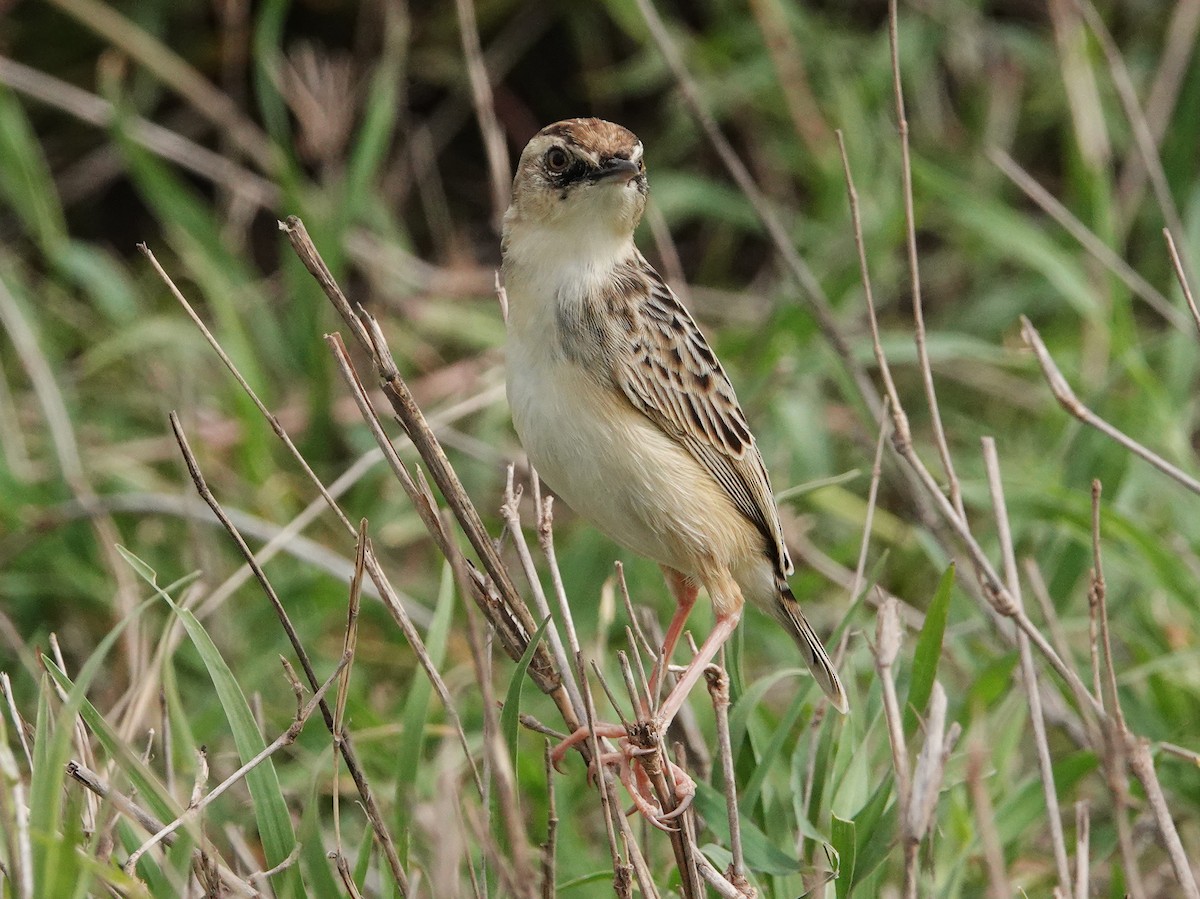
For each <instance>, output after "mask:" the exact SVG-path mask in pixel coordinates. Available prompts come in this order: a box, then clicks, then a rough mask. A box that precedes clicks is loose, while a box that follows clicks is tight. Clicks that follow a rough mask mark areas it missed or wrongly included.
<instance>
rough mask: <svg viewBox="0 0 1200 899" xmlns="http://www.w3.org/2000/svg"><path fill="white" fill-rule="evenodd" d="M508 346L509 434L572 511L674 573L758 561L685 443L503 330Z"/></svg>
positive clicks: (757, 549) (743, 526)
mask: <svg viewBox="0 0 1200 899" xmlns="http://www.w3.org/2000/svg"><path fill="white" fill-rule="evenodd" d="M508 352H509V355H510V359H509V364H508V397H509V404H510V406H511V407H512V415H513V424H514V426H515V427H516V430H517V434H518V436H519V437H520V438H521V442H522V444H523V445H524V447H525V451H526V453H527V454H528V456H529V460H530V462H531V463H532V464H533V466H534V468H536V469H537V471H538V474H540V475H541V477H542V479H543V480H544V481H545V482H546V483H547V484H549V485H550V487H551V488H552V489H553V490H554V492H555V493H557V494H558V495H559V496H560V497H561V498H562V499H563V500H564V501H565V502H566V503H567V504H568V505H569V506H571V508H572V509H573V510H574V511H575V512H577V513H578V514H579V515H581V516H583V517H584V518H586V519H588V520H589V521H590V522H591V523H592V524H593V525H595V526H596V527H597V528H599V529H600V530H601V531H603V532H604V533H605V534H607V535H608V536H609V537H610V538H611V539H613V540H614V541H616V542H617V543H619V544H621V545H622V546H624V547H626V548H627V549H629V550H631V551H633V552H635V553H637V554H638V555H642V556H646V557H648V558H650V559H653V560H654V561H656V562H658V563H660V564H663V565H668V566H670V567H671V568H674V569H676V570H678V571H681V572H683V573H684V574H688V575H692V576H702V574H703V573H704V572H705V571H707V570H710V567H711V566H713V565H717V566H720V567H722V568H725V569H732V570H734V571H735V572H736V571H738V570H739V569H743V568H745V567H747V566H750V567H753V568H757V567H759V565H760V564H761V562H760V560H762V559H763V551H762V542H763V538H762V537H761V535H759V534H758V532H757V530H756V529H755V528H754V526H753V525H751V524H750V522H749V521H747V520H746V518H745V517H743V516H742V515H741V514H740V513H739V512H738V511H737V509H736V508H735V507H734V505H733V503H732V501H731V500H730V499H729V497H728V496H727V494H726V493H725V491H724V490H723V489H722V488H721V487H720V485H719V484H718V483H717V482H716V480H715V479H714V478H713V477H712V476H711V475H710V474H709V473H708V472H707V471H706V470H705V469H703V468H702V467H701V466H700V464H699V463H698V462H697V461H696V460H695V459H694V458H693V457H692V455H691V454H690V453H688V451H687V450H686V449H685V448H683V447H682V446H681V445H679V444H678V443H676V442H675V441H674V440H672V439H670V438H668V437H667V435H665V434H664V433H663V432H662V431H661V430H659V428H658V427H657V426H656V425H655V424H654V423H653V422H651V421H650V420H649V419H647V418H646V417H645V416H644V415H642V414H641V413H640V412H638V411H637V410H636V409H634V408H633V407H632V406H631V405H629V404H628V403H627V402H625V400H624V398H623V397H620V396H616V395H613V394H612V393H611V388H603V387H601V386H599V385H598V384H597V383H596V382H595V381H594V380H592V379H591V378H589V377H588V376H587V375H586V374H585V373H584V372H583V371H582V370H581V369H579V368H578V367H577V366H576V365H574V364H572V363H569V362H565V361H562V360H555V359H553V358H551V357H550V355H549V354H548V353H546V352H545V348H544V347H532V348H525V347H522V346H521V344H520V343H519V342H516V341H513V340H512V339H511V337H510V342H509V347H508ZM517 354H521V355H520V357H517ZM739 580H741V578H739ZM754 592H757V591H754Z"/></svg>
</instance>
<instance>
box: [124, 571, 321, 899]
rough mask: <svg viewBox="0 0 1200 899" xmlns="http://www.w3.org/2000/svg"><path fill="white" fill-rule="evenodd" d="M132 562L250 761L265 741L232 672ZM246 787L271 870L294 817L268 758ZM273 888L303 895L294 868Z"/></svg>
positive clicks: (288, 847) (290, 835) (290, 837)
mask: <svg viewBox="0 0 1200 899" xmlns="http://www.w3.org/2000/svg"><path fill="white" fill-rule="evenodd" d="M121 554H122V555H123V556H125V557H126V558H127V559H130V560H131V561H133V562H134V563H135V570H137V572H138V573H139V574H140V575H141V576H142V577H143V578H145V579H146V580H147V581H148V582H149V584H150V585H151V586H152V587H154V588H155V590H156V591H157V592H158V595H159V596H161V597H162V598H163V600H165V601H166V603H167V604H168V605H169V606H170V607H171V609H172V610H173V611H174V612H175V614H176V616H178V618H179V621H180V623H181V624H182V625H183V629H184V630H185V631H186V632H187V635H188V638H189V639H190V640H191V641H192V645H193V646H195V648H196V651H197V652H198V653H199V654H200V660H201V661H202V662H203V663H204V667H205V668H206V669H207V671H208V676H209V678H210V679H211V680H212V684H213V687H214V688H215V689H216V692H217V699H218V701H219V702H220V704H221V709H222V711H223V712H224V713H225V718H226V720H227V721H228V722H229V729H230V731H231V732H232V734H233V742H234V745H235V746H236V747H237V751H238V758H240V759H241V761H242V763H243V764H245V763H246V762H248V761H250V759H252V758H254V756H256V755H257V754H258V753H260V752H262V750H263V749H265V748H266V741H265V740H264V739H263V736H262V734H261V733H260V732H259V730H258V724H257V723H256V722H255V720H254V714H253V713H252V712H251V711H250V704H249V703H248V702H247V701H246V696H245V694H243V693H242V688H241V686H240V685H239V684H238V682H237V678H235V677H234V675H233V672H232V671H230V670H229V666H228V665H227V664H226V663H225V659H224V658H223V657H222V655H221V652H220V650H218V649H217V646H216V644H215V643H213V641H212V638H211V637H209V635H208V631H206V630H205V629H204V625H202V624H201V623H200V621H199V620H198V619H197V618H196V616H195V615H193V614H192V613H191V612H190V611H189V610H187V609H184V608H181V607H180V606H179V605H177V604H176V603H175V601H174V600H173V599H172V598H171V597H170V596H169V595H168V594H167V593H166V591H164V590H162V589H160V588H159V587H158V584H157V577H156V575H155V574H154V571H153V569H151V568H150V567H149V566H148V565H146V563H144V562H142V561H141V560H138V559H137V558H136V556H133V554H132V553H130V552H128V550H123V551H122V553H121ZM246 787H247V789H249V791H250V797H251V799H252V800H253V805H254V817H255V820H256V821H257V823H258V832H259V837H260V838H261V839H262V844H263V852H264V854H265V855H266V860H267V867H269V868H273V867H275V866H276V865H278V864H279V863H280V862H282V861H283V860H284V859H286V858H287V857H288V856H289V855H290V854H291V852H292V850H293V849H294V848H295V845H296V834H295V831H294V830H293V828H292V818H291V815H290V814H289V813H288V808H287V803H286V802H285V801H284V798H283V791H282V789H281V788H280V786H279V776H278V774H277V773H276V772H275V765H274V763H273V762H272V760H271V759H269V758H268V759H266V760H265V761H263V762H262V763H261V764H259V765H257V766H255V767H254V768H253V769H251V771H250V772H249V773H248V774H247V775H246ZM272 880H273V883H274V884H275V885H276V888H277V890H282V891H284V892H286V893H288V894H290V895H294V896H296V897H297V899H299V897H302V896H303V895H304V894H303V891H302V890H301V888H300V884H299V880H298V878H297V876H296V873H295V869H294V868H288V869H286V870H284V871H282V872H280V873H279V874H276V875H274V877H273V878H272Z"/></svg>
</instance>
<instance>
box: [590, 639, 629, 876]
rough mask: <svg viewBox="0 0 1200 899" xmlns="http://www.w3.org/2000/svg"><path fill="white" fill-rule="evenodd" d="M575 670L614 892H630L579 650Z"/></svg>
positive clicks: (618, 812)
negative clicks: (609, 857)
mask: <svg viewBox="0 0 1200 899" xmlns="http://www.w3.org/2000/svg"><path fill="white" fill-rule="evenodd" d="M575 672H576V675H577V676H578V678H579V687H580V692H581V693H582V694H583V710H584V714H585V716H586V720H587V727H588V733H589V738H588V739H589V742H590V743H591V750H592V758H593V759H595V760H596V768H597V770H596V780H597V785H598V787H599V791H600V806H601V808H602V809H603V811H604V831H605V834H606V835H607V836H608V852H609V855H610V856H611V857H612V863H613V892H615V893H616V894H617V896H621V895H622V893H624V894H625V895H629V883H630V880H631V879H632V875H633V873H634V868H633V866H632V865H631V864H629V863H628V862H626V861H624V860H623V859H622V858H621V850H620V848H619V847H618V846H617V833H616V828H615V827H614V825H613V820H614V816H615V815H620V809H619V808H618V807H617V804H616V802H615V801H614V798H613V795H612V779H611V777H610V776H608V772H607V770H606V769H605V767H604V766H603V765H602V764H600V757H601V751H600V738H599V737H598V736H597V735H596V703H595V700H593V699H592V688H591V686H590V685H589V683H588V677H587V670H586V665H585V664H584V660H583V653H582V652H577V653H576V654H575Z"/></svg>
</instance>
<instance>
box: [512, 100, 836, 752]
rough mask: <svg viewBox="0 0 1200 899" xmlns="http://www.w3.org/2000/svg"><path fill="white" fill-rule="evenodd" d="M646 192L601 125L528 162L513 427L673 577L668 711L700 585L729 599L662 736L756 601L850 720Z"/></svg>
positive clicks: (557, 483) (634, 153) (662, 716)
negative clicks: (645, 235)
mask: <svg viewBox="0 0 1200 899" xmlns="http://www.w3.org/2000/svg"><path fill="white" fill-rule="evenodd" d="M646 191H647V186H646V173H645V165H644V164H643V161H642V143H641V141H639V140H638V139H637V137H636V136H635V135H634V134H633V133H631V132H630V131H628V130H627V129H625V128H622V127H621V126H620V125H615V124H613V123H611V122H606V121H603V120H601V119H568V120H566V121H562V122H557V123H555V124H553V125H549V126H547V127H546V128H543V129H542V130H541V131H539V132H538V133H537V134H536V135H535V136H534V137H533V139H532V140H531V141H530V142H529V144H528V145H527V146H526V147H525V151H524V152H523V153H522V154H521V160H520V163H519V164H518V167H517V173H516V178H515V179H514V181H513V191H512V204H511V205H510V206H509V208H508V212H507V213H506V215H505V217H504V236H503V243H502V251H503V256H504V263H503V269H502V271H503V276H504V285H505V290H506V292H507V294H508V304H509V310H508V344H507V355H508V399H509V404H510V405H511V407H512V416H513V424H514V425H515V427H516V430H517V434H518V435H519V436H520V438H521V442H522V444H523V445H524V447H525V451H526V453H528V455H529V459H530V462H532V464H533V465H534V467H535V468H536V469H537V471H538V472H539V474H540V475H541V476H542V477H543V478H544V479H545V481H546V483H547V484H549V485H550V486H551V487H552V488H553V489H554V491H555V492H556V493H557V494H558V495H559V496H560V497H562V499H563V500H565V501H566V502H567V504H568V505H570V506H571V508H572V509H574V510H575V511H576V512H577V513H579V514H580V515H582V516H583V517H584V518H586V519H589V520H590V521H591V522H592V523H593V524H594V525H595V526H596V527H598V528H599V529H600V530H601V531H603V532H604V533H605V534H607V535H608V536H609V537H611V538H612V539H613V540H615V541H616V542H617V543H619V544H621V545H622V546H624V547H625V548H627V549H629V550H631V551H632V552H634V553H637V554H639V555H642V556H647V557H649V558H651V559H653V560H654V561H656V562H657V563H658V564H659V565H660V566H661V567H662V569H663V573H664V574H665V575H666V579H667V583H668V585H669V586H670V589H671V591H672V593H673V594H674V597H675V601H676V603H677V610H676V612H675V615H674V617H673V618H672V620H671V624H670V627H669V628H668V629H667V634H666V640H665V642H664V645H663V654H662V658H661V659H660V661H659V663H658V665H657V666H656V668H655V672H654V675H653V678H652V683H651V695H652V696H653V695H656V694H657V685H658V679H659V678H660V677H661V675H662V672H663V670H665V667H666V666H667V665H668V664H669V662H670V658H671V654H672V652H673V650H674V648H675V644H676V642H677V641H678V639H679V636H680V634H681V633H682V631H683V628H684V623H685V622H686V620H687V616H688V613H689V611H690V610H691V608H692V605H693V603H694V602H695V600H696V595H697V592H698V589H699V587H700V586H703V587H704V588H705V589H706V590H707V591H708V594H709V596H710V597H711V599H712V602H713V606H714V609H715V611H716V625H715V627H714V628H713V630H712V633H711V634H710V635H709V637H708V639H706V640H705V641H704V644H703V646H701V648H700V653H699V655H697V656H696V657H695V658H694V659H693V660H692V662H691V663H690V664H689V665H688V666H687V669H686V670H685V672H684V674H683V675H682V676H681V677H680V679H679V681H678V683H677V684H676V686H675V688H674V689H673V690H672V691H671V692H670V694H669V695H668V696H667V697H666V699H665V700H664V701H663V703H662V705H661V706H660V707H659V708H658V710H657V713H656V715H655V724H656V725H657V726H658V727H659V729H660V732H662V730H663V729H664V728H665V727H666V725H667V724H668V723H669V722H670V721H671V719H672V718H673V717H674V716H675V714H676V713H677V712H678V711H679V708H680V707H681V706H682V705H683V703H684V701H685V700H686V698H687V695H688V692H689V691H690V690H691V688H692V687H693V686H694V685H695V683H696V681H697V680H698V679H699V678H700V676H701V675H702V673H703V671H704V668H705V666H706V665H707V664H708V663H709V662H711V661H712V659H713V658H714V656H715V655H716V654H717V651H718V650H719V649H720V647H721V645H722V644H723V643H724V642H725V641H726V640H727V639H728V638H729V636H730V635H731V634H732V633H733V630H734V628H735V627H736V626H737V623H738V621H739V620H740V619H741V615H742V606H743V603H744V601H745V600H746V599H749V600H750V601H752V602H754V603H755V604H756V605H758V606H759V607H760V608H762V609H763V610H765V611H766V612H768V613H769V614H770V615H772V616H773V617H774V618H775V619H776V620H778V621H779V622H780V623H781V624H782V625H783V626H784V628H785V629H786V630H787V631H788V632H789V633H790V634H791V635H792V637H793V638H795V640H796V643H797V645H798V646H799V647H800V651H801V654H802V655H803V657H804V661H805V663H806V664H807V665H808V667H809V669H810V670H811V671H812V673H813V676H814V677H815V678H816V680H817V683H819V684H820V685H821V688H822V689H823V690H824V691H825V694H826V695H827V696H828V697H829V699H830V701H831V702H832V703H833V705H834V706H836V707H837V708H838V709H840V710H841V711H843V712H845V711H846V710H847V701H846V693H845V690H844V689H843V688H842V683H841V681H840V680H839V679H838V675H837V672H836V671H835V670H834V667H833V664H832V662H830V660H829V656H828V655H827V654H826V652H825V648H824V646H823V645H822V643H821V640H820V639H819V638H818V637H817V635H816V634H815V633H814V632H813V629H812V627H811V626H810V625H809V623H808V621H807V620H806V619H805V617H804V613H803V612H802V611H801V610H800V605H799V603H797V601H796V598H795V596H793V595H792V591H791V589H790V588H789V587H788V583H787V577H788V575H790V574H791V573H792V570H793V567H792V561H791V559H790V558H789V556H788V551H787V547H786V546H785V545H784V539H783V531H782V528H781V526H780V523H779V512H778V510H777V509H776V507H775V500H774V498H773V495H772V493H771V485H770V481H769V479H768V477H767V471H766V467H765V466H764V464H763V459H762V454H761V453H760V452H759V450H758V446H757V445H756V444H755V441H754V437H753V435H752V434H751V433H750V428H749V426H748V425H747V423H746V417H745V415H744V414H743V413H742V409H741V407H740V406H739V405H738V401H737V397H736V396H735V395H734V392H733V387H732V385H731V384H730V383H729V378H728V377H727V376H726V374H725V371H724V369H722V367H721V364H720V362H718V361H717V358H716V356H715V355H714V354H713V352H712V350H711V349H710V348H709V346H708V343H707V341H705V339H704V335H703V334H701V333H700V329H699V328H698V327H697V326H696V323H695V322H694V321H693V320H692V317H691V316H690V315H689V314H688V312H687V310H686V309H684V307H683V306H682V304H680V302H679V300H678V299H677V298H676V297H675V294H674V293H672V292H671V289H670V288H669V287H667V285H666V284H665V283H664V282H663V280H662V278H661V277H659V275H658V273H657V272H656V271H655V270H654V269H653V267H651V265H650V264H649V263H648V262H647V261H646V259H645V258H644V257H643V256H642V254H641V253H640V252H638V249H637V247H636V246H635V245H634V242H633V232H634V228H636V226H637V224H638V221H639V220H640V219H641V217H642V212H643V210H644V209H645V206H646Z"/></svg>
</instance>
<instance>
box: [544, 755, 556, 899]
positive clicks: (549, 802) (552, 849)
mask: <svg viewBox="0 0 1200 899" xmlns="http://www.w3.org/2000/svg"><path fill="white" fill-rule="evenodd" d="M543 761H544V763H545V771H546V842H544V843H543V844H542V899H554V897H555V893H556V885H557V882H558V875H557V857H556V854H557V848H558V806H557V805H556V804H555V801H554V762H553V760H552V759H551V757H550V741H549V740H547V741H546V744H545V749H544V758H543Z"/></svg>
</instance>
